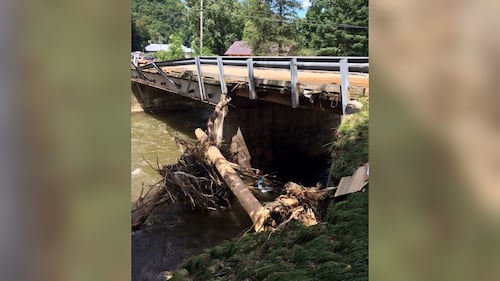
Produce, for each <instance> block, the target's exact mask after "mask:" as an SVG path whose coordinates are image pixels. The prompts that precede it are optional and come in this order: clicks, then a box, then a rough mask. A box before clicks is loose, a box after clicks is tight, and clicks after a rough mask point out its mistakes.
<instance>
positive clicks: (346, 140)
mask: <svg viewBox="0 0 500 281" xmlns="http://www.w3.org/2000/svg"><path fill="white" fill-rule="evenodd" d="M359 101H360V102H361V103H362V104H363V108H362V109H361V110H360V111H359V112H357V113H355V114H351V115H345V116H343V117H342V118H343V119H342V122H341V124H340V126H339V127H338V128H337V133H336V139H335V140H334V141H333V142H332V144H331V151H332V165H331V168H330V181H329V186H330V185H334V183H335V184H336V183H338V181H339V180H340V178H342V177H345V176H350V175H352V174H353V173H354V171H355V170H356V169H357V168H358V167H359V166H361V165H363V164H364V163H366V162H367V161H368V131H369V130H368V119H369V102H368V98H366V97H365V98H361V99H359Z"/></svg>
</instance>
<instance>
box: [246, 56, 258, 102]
mask: <svg viewBox="0 0 500 281" xmlns="http://www.w3.org/2000/svg"><path fill="white" fill-rule="evenodd" d="M247 70H248V91H249V92H248V95H249V97H250V99H251V100H255V99H257V93H256V92H255V81H254V80H253V59H252V58H249V59H247Z"/></svg>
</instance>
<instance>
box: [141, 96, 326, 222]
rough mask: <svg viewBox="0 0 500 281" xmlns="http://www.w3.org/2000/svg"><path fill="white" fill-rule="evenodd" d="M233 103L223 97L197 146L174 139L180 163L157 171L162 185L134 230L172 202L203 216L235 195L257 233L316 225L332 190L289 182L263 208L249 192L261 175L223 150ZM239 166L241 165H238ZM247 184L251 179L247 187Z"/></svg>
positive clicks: (148, 198) (147, 199) (146, 199)
mask: <svg viewBox="0 0 500 281" xmlns="http://www.w3.org/2000/svg"><path fill="white" fill-rule="evenodd" d="M229 101H230V99H229V98H226V97H225V96H224V97H223V98H222V99H221V101H220V102H219V104H218V105H217V106H216V108H215V111H214V114H213V115H212V116H211V117H210V119H209V120H208V124H207V128H208V135H207V134H206V133H205V132H204V131H203V130H201V129H196V130H195V135H196V137H197V139H198V142H197V143H196V144H191V143H188V142H186V141H183V140H180V139H176V141H177V142H178V143H179V145H181V146H183V147H185V151H184V153H183V155H182V156H181V157H180V159H179V161H178V163H176V164H174V165H166V166H163V167H160V165H159V164H158V163H157V167H156V168H154V167H153V166H152V165H150V166H151V167H152V168H154V169H156V170H157V171H158V173H160V174H161V175H162V180H161V181H160V182H159V183H157V184H156V185H154V186H152V187H150V189H149V190H148V192H146V193H145V194H144V195H142V194H141V196H140V198H139V200H138V201H137V202H136V204H135V205H134V208H133V210H132V229H133V230H136V229H139V228H140V227H141V226H142V225H143V224H144V222H145V221H146V220H147V218H148V217H149V216H150V215H151V213H153V211H154V210H155V209H156V208H157V206H159V205H160V204H162V203H166V202H170V203H174V204H181V205H183V206H185V207H191V208H193V209H199V210H201V211H206V210H217V209H221V208H225V207H229V206H230V201H231V199H232V196H235V197H236V198H237V199H238V201H239V202H240V204H241V205H242V207H243V209H244V210H245V211H246V212H247V214H248V215H249V216H250V218H251V219H252V222H253V224H254V225H253V226H254V230H255V231H257V232H259V231H267V230H275V229H279V228H281V227H283V226H284V225H285V224H287V223H288V222H290V221H293V220H295V221H299V222H301V223H302V224H304V225H306V226H309V225H314V224H317V222H318V215H319V212H318V208H317V206H318V203H319V202H320V201H321V200H323V198H324V196H325V194H326V193H327V192H328V191H330V190H331V189H318V188H305V187H303V186H301V185H298V184H296V183H292V182H289V183H287V184H286V185H285V186H284V188H283V192H282V195H280V196H279V197H278V198H276V200H274V201H273V202H268V203H266V204H264V205H263V204H261V203H260V202H259V201H258V200H257V199H256V198H255V196H254V195H253V193H252V192H251V191H250V190H249V189H248V185H247V183H248V180H253V181H254V183H255V181H257V180H264V181H265V182H274V183H276V182H275V181H273V180H272V179H268V178H266V175H262V174H261V173H260V171H258V170H256V169H252V168H251V167H249V161H245V162H247V163H246V165H240V164H241V163H240V164H237V163H232V162H230V161H228V160H227V159H226V158H225V157H224V156H223V154H222V153H221V151H220V150H219V148H218V147H217V146H218V145H219V144H220V141H221V136H222V128H223V121H224V120H223V119H224V117H225V116H226V114H227V112H228V111H227V110H228V109H227V104H228V103H229ZM246 160H249V159H246ZM237 162H238V163H239V162H241V161H237ZM243 179H245V180H247V182H245V181H244V180H243Z"/></svg>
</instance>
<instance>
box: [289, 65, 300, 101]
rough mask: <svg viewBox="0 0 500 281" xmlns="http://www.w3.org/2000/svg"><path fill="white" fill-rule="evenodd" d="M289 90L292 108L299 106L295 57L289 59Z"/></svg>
mask: <svg viewBox="0 0 500 281" xmlns="http://www.w3.org/2000/svg"><path fill="white" fill-rule="evenodd" d="M290 76H291V77H290V78H291V79H290V90H291V94H292V108H297V107H299V106H300V102H299V89H298V88H297V82H298V79H297V58H292V59H291V60H290Z"/></svg>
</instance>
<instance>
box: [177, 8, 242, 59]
mask: <svg viewBox="0 0 500 281" xmlns="http://www.w3.org/2000/svg"><path fill="white" fill-rule="evenodd" d="M186 4H187V6H188V7H189V10H188V11H187V13H186V15H187V20H188V22H189V28H190V32H191V33H192V34H193V37H192V38H193V39H192V44H191V46H192V47H193V48H194V49H195V51H197V53H200V51H199V36H200V1H199V0H186ZM240 13H241V4H240V3H239V2H238V1H237V0H204V1H203V46H204V49H205V50H204V51H203V52H202V53H204V54H206V53H207V52H208V53H213V54H217V55H222V54H224V52H225V51H226V50H227V49H228V48H229V46H231V44H232V43H233V42H234V41H236V40H240V39H241V38H242V36H243V27H244V24H245V22H244V21H242V20H241V17H240V16H239V15H240Z"/></svg>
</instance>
